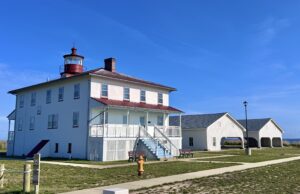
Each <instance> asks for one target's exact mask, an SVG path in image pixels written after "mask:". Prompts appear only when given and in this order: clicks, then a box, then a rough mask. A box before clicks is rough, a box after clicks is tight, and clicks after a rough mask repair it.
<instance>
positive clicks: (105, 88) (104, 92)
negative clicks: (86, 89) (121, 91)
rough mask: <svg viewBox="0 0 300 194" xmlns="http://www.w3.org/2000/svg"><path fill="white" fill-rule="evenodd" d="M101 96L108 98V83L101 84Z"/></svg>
mask: <svg viewBox="0 0 300 194" xmlns="http://www.w3.org/2000/svg"><path fill="white" fill-rule="evenodd" d="M101 97H104V98H108V85H107V84H101Z"/></svg>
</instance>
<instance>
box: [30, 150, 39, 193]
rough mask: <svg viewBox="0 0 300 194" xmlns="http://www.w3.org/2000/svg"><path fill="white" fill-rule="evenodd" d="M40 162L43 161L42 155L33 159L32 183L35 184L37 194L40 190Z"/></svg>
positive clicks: (36, 155) (37, 155)
mask: <svg viewBox="0 0 300 194" xmlns="http://www.w3.org/2000/svg"><path fill="white" fill-rule="evenodd" d="M40 161H41V154H35V155H34V158H33V177H32V183H33V184H34V193H35V194H38V193H39V190H40Z"/></svg>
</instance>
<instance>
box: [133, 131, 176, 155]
mask: <svg viewBox="0 0 300 194" xmlns="http://www.w3.org/2000/svg"><path fill="white" fill-rule="evenodd" d="M140 129H143V132H144V133H145V134H146V137H149V138H150V139H152V140H153V141H154V142H155V153H156V154H157V152H158V145H159V144H160V145H161V146H162V147H163V148H164V155H165V156H166V150H169V149H168V148H167V147H166V146H165V145H164V143H163V142H162V141H161V140H160V139H158V138H155V137H153V136H152V135H151V134H150V133H149V132H148V131H147V130H146V129H145V127H144V126H140ZM139 135H140V132H139ZM169 151H170V153H171V152H172V151H171V150H169Z"/></svg>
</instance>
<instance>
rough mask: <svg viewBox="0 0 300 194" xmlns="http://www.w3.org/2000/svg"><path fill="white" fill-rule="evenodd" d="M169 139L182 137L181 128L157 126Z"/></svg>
mask: <svg viewBox="0 0 300 194" xmlns="http://www.w3.org/2000/svg"><path fill="white" fill-rule="evenodd" d="M156 127H157V128H158V129H159V130H160V131H161V132H162V133H163V134H165V135H166V136H167V137H181V128H180V127H179V126H156Z"/></svg>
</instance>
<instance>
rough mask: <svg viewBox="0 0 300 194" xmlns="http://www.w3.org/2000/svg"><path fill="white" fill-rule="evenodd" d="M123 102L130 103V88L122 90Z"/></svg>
mask: <svg viewBox="0 0 300 194" xmlns="http://www.w3.org/2000/svg"><path fill="white" fill-rule="evenodd" d="M123 100H126V101H130V88H129V87H124V88H123Z"/></svg>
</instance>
